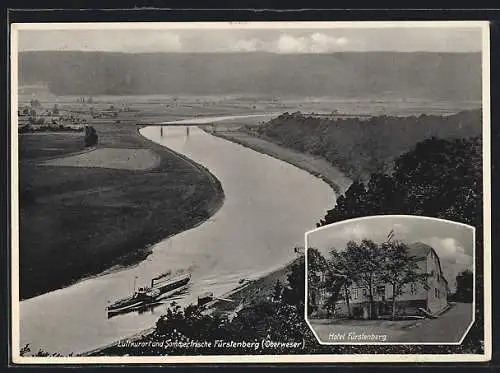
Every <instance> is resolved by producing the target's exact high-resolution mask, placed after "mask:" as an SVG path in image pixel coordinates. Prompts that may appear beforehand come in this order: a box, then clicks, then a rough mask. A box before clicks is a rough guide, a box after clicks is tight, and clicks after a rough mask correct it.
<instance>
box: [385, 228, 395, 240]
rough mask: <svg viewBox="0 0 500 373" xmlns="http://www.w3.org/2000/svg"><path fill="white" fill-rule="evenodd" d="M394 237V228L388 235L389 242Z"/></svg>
mask: <svg viewBox="0 0 500 373" xmlns="http://www.w3.org/2000/svg"><path fill="white" fill-rule="evenodd" d="M393 237H394V229H391V231H390V232H389V234H388V235H387V242H389V241H390V240H392V238H393Z"/></svg>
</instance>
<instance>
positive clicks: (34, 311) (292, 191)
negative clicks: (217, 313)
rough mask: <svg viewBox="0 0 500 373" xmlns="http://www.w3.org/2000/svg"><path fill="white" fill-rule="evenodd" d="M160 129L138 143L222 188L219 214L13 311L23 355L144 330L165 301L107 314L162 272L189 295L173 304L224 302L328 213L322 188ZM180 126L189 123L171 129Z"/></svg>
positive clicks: (250, 156)
mask: <svg viewBox="0 0 500 373" xmlns="http://www.w3.org/2000/svg"><path fill="white" fill-rule="evenodd" d="M222 119H228V117H221V120H222ZM214 121H217V118H213V117H212V118H208V119H203V118H195V119H192V120H190V121H189V122H190V123H192V124H199V123H206V122H214ZM168 123H172V122H168ZM168 123H165V126H163V127H161V126H155V127H153V126H151V127H146V128H143V129H142V130H141V134H142V135H143V136H145V137H146V138H148V139H150V140H152V141H155V142H157V143H159V144H161V145H164V146H166V147H168V148H170V149H172V150H174V151H176V152H178V153H180V154H183V155H185V156H187V157H189V158H190V159H192V160H194V161H195V162H198V163H200V164H202V165H204V166H205V167H207V168H208V169H209V170H210V172H211V173H212V174H214V175H215V176H216V177H217V178H218V179H219V180H220V182H221V183H222V187H223V189H224V193H225V200H224V203H223V205H222V207H221V208H220V210H219V211H218V212H217V213H216V214H215V215H213V216H212V217H211V218H210V219H209V220H207V221H206V222H204V223H203V224H201V225H199V226H197V227H195V228H193V229H190V230H187V231H184V232H182V233H179V234H177V235H175V236H173V237H170V238H168V239H165V240H163V241H161V242H159V243H157V244H156V245H154V247H153V253H152V254H151V255H150V256H149V257H148V258H147V259H146V260H145V261H143V262H141V263H140V264H138V265H136V266H134V267H131V268H127V269H125V270H121V271H118V272H114V273H110V274H106V275H103V276H99V277H96V278H91V279H87V280H84V281H81V282H79V283H77V284H75V285H72V286H69V287H67V288H64V289H60V290H56V291H53V292H50V293H47V294H43V295H41V296H38V297H35V298H31V299H28V300H25V301H23V302H21V305H20V344H21V346H24V345H25V344H26V343H30V345H31V346H32V347H31V348H32V350H36V349H38V348H42V349H44V350H46V351H50V352H59V353H62V354H68V353H71V352H73V353H81V352H84V351H88V350H91V349H93V348H96V347H99V346H102V345H106V344H108V343H111V342H113V341H116V340H118V339H120V338H123V337H126V336H129V335H132V334H134V333H137V332H139V331H141V330H143V329H146V328H148V327H151V326H153V325H154V323H155V321H156V320H157V319H158V317H159V316H160V315H161V314H162V313H164V312H165V309H166V308H167V307H168V304H169V303H170V301H171V300H169V301H167V302H166V303H165V304H163V305H160V306H159V307H157V308H155V309H153V310H150V311H147V312H144V313H141V314H139V313H137V312H134V313H129V314H125V315H120V316H116V317H113V318H111V319H108V317H107V314H106V312H105V307H106V305H107V304H108V302H109V301H110V300H111V301H112V300H116V299H117V298H121V297H124V296H127V295H128V294H129V293H130V292H132V290H133V282H134V278H136V281H137V285H142V284H146V283H148V282H149V280H150V279H151V278H152V277H154V276H156V275H158V274H160V273H163V272H165V271H168V270H171V271H173V272H175V271H177V270H180V269H189V270H191V271H192V281H191V286H190V288H189V290H188V292H187V293H186V294H184V295H183V296H182V297H180V298H179V299H177V302H178V303H180V304H182V305H184V304H188V303H190V302H194V301H195V300H196V298H197V296H198V295H200V294H201V293H203V292H205V291H213V292H214V294H215V295H216V296H217V295H222V294H223V293H224V292H226V291H228V290H230V289H232V288H234V287H236V286H237V285H238V281H239V280H240V279H241V278H247V279H252V278H257V277H259V276H261V275H263V274H265V273H267V272H269V271H271V270H273V269H276V268H278V267H280V266H281V265H283V264H285V263H286V262H288V261H289V260H291V259H293V258H294V256H295V254H294V252H293V248H294V246H296V245H300V246H302V245H303V241H304V232H305V231H306V230H310V229H313V228H314V227H315V224H316V222H317V221H319V219H320V218H322V217H323V216H324V214H325V213H326V210H327V209H329V208H331V207H332V206H333V203H334V198H335V196H334V193H333V191H332V190H331V189H330V187H329V186H328V185H327V184H326V183H324V182H323V181H322V180H320V179H317V178H315V177H313V176H311V175H310V174H308V173H307V172H305V171H302V170H300V169H298V168H296V167H295V166H292V165H289V164H287V163H285V162H282V161H280V160H277V159H274V158H272V157H269V156H267V155H263V154H260V153H257V152H255V151H253V150H251V149H248V148H245V147H243V146H241V145H238V144H235V143H232V142H229V141H227V140H223V139H221V138H218V137H214V136H212V135H210V134H207V133H205V132H203V131H202V130H201V129H199V128H198V127H196V126H190V127H189V130H187V127H186V126H175V127H174V126H167V125H166V124H168ZM181 123H182V124H184V123H187V122H186V121H184V122H178V123H176V124H181ZM165 198H168V196H165Z"/></svg>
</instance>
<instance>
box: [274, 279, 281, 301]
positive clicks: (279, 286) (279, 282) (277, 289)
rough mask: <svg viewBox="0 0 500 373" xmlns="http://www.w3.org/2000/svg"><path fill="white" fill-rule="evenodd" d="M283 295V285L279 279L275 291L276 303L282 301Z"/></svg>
mask: <svg viewBox="0 0 500 373" xmlns="http://www.w3.org/2000/svg"><path fill="white" fill-rule="evenodd" d="M282 294H283V284H282V283H281V281H280V280H279V279H278V280H276V283H275V284H274V290H273V300H274V301H279V300H281V296H282Z"/></svg>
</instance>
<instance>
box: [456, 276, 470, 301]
mask: <svg viewBox="0 0 500 373" xmlns="http://www.w3.org/2000/svg"><path fill="white" fill-rule="evenodd" d="M456 282H457V289H456V291H455V294H454V298H455V300H456V301H458V302H465V303H472V299H473V288H474V274H473V273H472V271H470V270H469V269H465V270H463V271H461V272H460V273H459V274H458V275H457V276H456Z"/></svg>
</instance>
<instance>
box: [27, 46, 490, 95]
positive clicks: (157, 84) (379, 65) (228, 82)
mask: <svg viewBox="0 0 500 373" xmlns="http://www.w3.org/2000/svg"><path fill="white" fill-rule="evenodd" d="M19 77H20V84H21V85H23V84H34V83H46V84H48V85H49V87H50V89H51V91H52V92H53V93H56V94H59V95H64V94H95V95H97V94H117V95H121V94H174V95H177V94H179V95H180V94H196V95H207V94H230V93H248V94H258V95H278V96H338V97H374V98H380V97H382V96H383V97H395V98H405V97H406V98H422V97H425V98H427V99H429V98H435V99H446V100H480V99H481V55H480V54H479V53H426V52H418V53H396V52H367V53H354V52H343V53H333V54H271V53H218V54H212V53H197V54H196V53H194V54H193V53H182V54H181V53H149V54H126V53H110V52H71V51H67V52H66V51H65V52H56V51H36V52H21V53H20V54H19Z"/></svg>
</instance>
